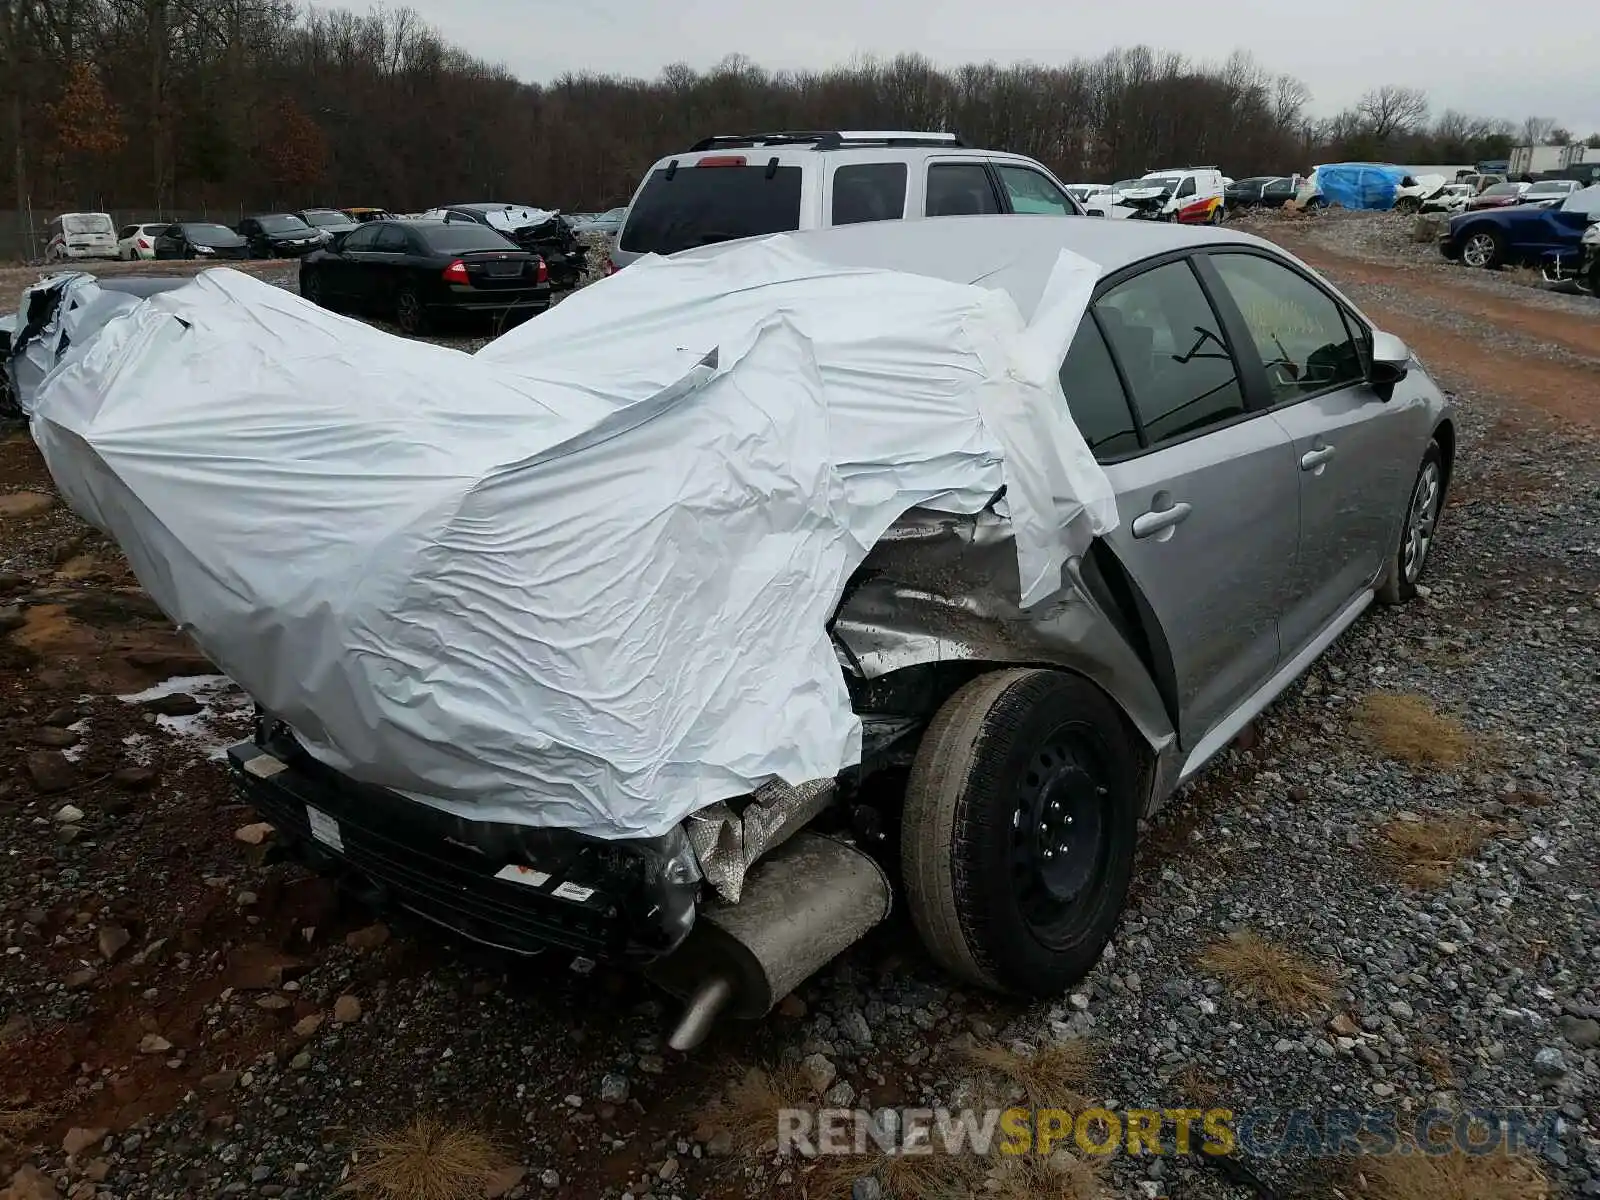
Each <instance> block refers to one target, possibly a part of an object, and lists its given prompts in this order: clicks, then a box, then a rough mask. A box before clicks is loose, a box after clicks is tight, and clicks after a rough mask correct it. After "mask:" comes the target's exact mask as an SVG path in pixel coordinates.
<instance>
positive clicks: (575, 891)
mask: <svg viewBox="0 0 1600 1200" xmlns="http://www.w3.org/2000/svg"><path fill="white" fill-rule="evenodd" d="M550 894H551V895H552V896H560V897H561V898H562V899H563V900H587V899H588V898H589V897H590V896H592V895H594V889H593V888H586V887H583V886H582V885H580V884H576V883H563V884H562V885H561V886H560V887H558V888H556V890H555V891H553V892H551V893H550Z"/></svg>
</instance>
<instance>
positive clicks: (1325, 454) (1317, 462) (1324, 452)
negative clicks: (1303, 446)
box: [1300, 446, 1333, 471]
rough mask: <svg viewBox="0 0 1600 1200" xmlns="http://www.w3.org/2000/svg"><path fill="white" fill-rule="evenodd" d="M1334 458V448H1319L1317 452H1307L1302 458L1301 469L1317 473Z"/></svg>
mask: <svg viewBox="0 0 1600 1200" xmlns="http://www.w3.org/2000/svg"><path fill="white" fill-rule="evenodd" d="M1332 457H1333V447H1332V446H1318V447H1317V448H1316V449H1315V450H1307V451H1306V452H1305V453H1304V454H1302V455H1301V456H1300V469H1301V470H1302V471H1315V470H1316V469H1317V468H1318V467H1320V466H1321V465H1322V464H1323V463H1325V462H1327V461H1328V460H1329V459H1330V458H1332Z"/></svg>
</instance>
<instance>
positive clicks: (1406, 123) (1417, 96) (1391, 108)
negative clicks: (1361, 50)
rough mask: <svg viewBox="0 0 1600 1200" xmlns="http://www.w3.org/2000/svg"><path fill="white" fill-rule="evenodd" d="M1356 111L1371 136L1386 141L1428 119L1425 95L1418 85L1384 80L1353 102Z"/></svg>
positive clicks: (1426, 97) (1426, 95) (1426, 96)
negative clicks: (1397, 83) (1408, 85)
mask: <svg viewBox="0 0 1600 1200" xmlns="http://www.w3.org/2000/svg"><path fill="white" fill-rule="evenodd" d="M1356 112H1357V113H1359V114H1360V115H1361V118H1362V120H1363V121H1365V122H1366V125H1367V128H1368V130H1369V131H1370V132H1371V134H1372V136H1373V137H1375V138H1377V139H1378V141H1380V142H1387V141H1388V140H1389V139H1390V138H1392V137H1393V136H1394V135H1395V134H1397V133H1409V132H1411V131H1412V130H1413V129H1415V128H1416V127H1417V126H1419V125H1421V124H1422V123H1423V121H1425V120H1427V118H1428V94H1427V93H1426V92H1424V91H1423V90H1422V89H1421V88H1410V87H1398V86H1396V85H1395V84H1392V83H1386V84H1384V85H1383V86H1382V87H1380V88H1373V89H1372V90H1371V91H1370V92H1367V93H1366V94H1365V95H1363V96H1362V97H1361V99H1360V100H1359V101H1358V102H1357V103H1356Z"/></svg>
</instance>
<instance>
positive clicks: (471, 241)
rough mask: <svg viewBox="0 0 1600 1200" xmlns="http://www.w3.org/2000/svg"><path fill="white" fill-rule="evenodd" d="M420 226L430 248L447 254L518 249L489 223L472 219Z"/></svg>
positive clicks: (423, 237)
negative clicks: (479, 222) (478, 222)
mask: <svg viewBox="0 0 1600 1200" xmlns="http://www.w3.org/2000/svg"><path fill="white" fill-rule="evenodd" d="M419 228H420V229H421V232H422V240H423V241H425V242H427V243H428V249H430V250H439V251H443V252H444V253H447V254H459V253H460V252H461V251H463V250H515V249H517V247H516V246H515V245H513V244H512V243H511V242H510V241H508V240H507V239H506V238H504V237H502V236H501V235H500V234H498V233H496V232H495V231H494V230H492V229H490V228H489V227H488V226H487V225H478V224H475V223H473V222H470V221H451V222H450V223H449V224H444V223H440V224H438V225H424V226H420V227H419Z"/></svg>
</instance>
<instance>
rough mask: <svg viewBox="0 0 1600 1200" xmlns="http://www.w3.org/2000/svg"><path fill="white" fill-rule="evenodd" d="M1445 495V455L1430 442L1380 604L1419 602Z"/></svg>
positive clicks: (1379, 592) (1402, 521)
mask: <svg viewBox="0 0 1600 1200" xmlns="http://www.w3.org/2000/svg"><path fill="white" fill-rule="evenodd" d="M1444 493H1445V467H1444V451H1443V450H1441V449H1440V448H1439V443H1438V442H1437V441H1430V442H1429V443H1428V449H1427V450H1426V451H1425V452H1424V453H1423V455H1422V465H1421V466H1419V467H1418V468H1417V478H1416V480H1415V482H1413V483H1412V485H1411V491H1410V493H1409V494H1408V495H1409V499H1408V500H1407V501H1406V509H1405V512H1404V514H1403V515H1402V516H1401V519H1400V535H1399V541H1398V543H1397V545H1396V546H1395V550H1394V553H1393V554H1391V555H1390V556H1389V566H1388V568H1387V569H1386V570H1385V571H1384V575H1383V579H1382V580H1381V581H1380V582H1379V583H1378V588H1377V597H1378V600H1379V602H1380V603H1383V604H1406V603H1409V602H1410V601H1412V600H1415V599H1416V597H1417V584H1419V583H1420V582H1421V581H1422V572H1423V571H1424V570H1425V569H1426V568H1427V565H1428V555H1429V552H1430V551H1431V550H1432V549H1433V542H1434V538H1435V537H1436V536H1437V534H1438V531H1439V517H1440V514H1441V512H1442V510H1443V508H1444Z"/></svg>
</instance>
